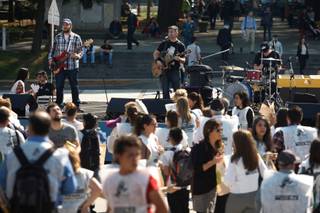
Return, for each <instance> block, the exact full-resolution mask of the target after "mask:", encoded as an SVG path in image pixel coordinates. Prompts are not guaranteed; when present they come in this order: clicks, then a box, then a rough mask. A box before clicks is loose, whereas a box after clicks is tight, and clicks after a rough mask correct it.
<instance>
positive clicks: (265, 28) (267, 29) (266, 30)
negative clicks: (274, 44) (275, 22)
mask: <svg viewBox="0 0 320 213" xmlns="http://www.w3.org/2000/svg"><path fill="white" fill-rule="evenodd" d="M271 28H272V27H271V26H265V25H264V26H263V40H264V41H271ZM267 36H268V40H267Z"/></svg>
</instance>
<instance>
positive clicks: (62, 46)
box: [48, 32, 82, 70]
mask: <svg viewBox="0 0 320 213" xmlns="http://www.w3.org/2000/svg"><path fill="white" fill-rule="evenodd" d="M68 46H69V50H68ZM81 47H82V41H81V38H80V36H79V35H78V34H75V33H73V32H71V34H70V35H69V37H68V38H67V39H66V38H65V36H64V33H63V32H61V33H59V34H58V35H56V37H55V39H54V43H53V48H51V50H50V53H49V55H48V60H49V61H50V60H52V57H55V56H58V55H60V54H61V53H62V52H63V51H67V50H68V52H69V53H81V52H82V48H81ZM65 64H66V67H67V68H66V69H67V70H74V69H77V68H79V59H77V60H76V59H72V58H71V57H69V58H68V59H67V60H66V61H65Z"/></svg>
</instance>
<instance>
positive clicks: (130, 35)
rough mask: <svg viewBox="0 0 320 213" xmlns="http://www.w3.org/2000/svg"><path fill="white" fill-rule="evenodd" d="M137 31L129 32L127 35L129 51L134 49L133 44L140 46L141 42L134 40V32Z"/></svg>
mask: <svg viewBox="0 0 320 213" xmlns="http://www.w3.org/2000/svg"><path fill="white" fill-rule="evenodd" d="M135 31H136V30H128V34H127V47H128V49H132V43H135V44H136V45H139V42H138V41H137V40H136V39H135V38H134V32H135Z"/></svg>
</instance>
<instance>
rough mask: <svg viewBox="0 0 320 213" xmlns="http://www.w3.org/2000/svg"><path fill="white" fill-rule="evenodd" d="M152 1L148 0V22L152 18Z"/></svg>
mask: <svg viewBox="0 0 320 213" xmlns="http://www.w3.org/2000/svg"><path fill="white" fill-rule="evenodd" d="M151 4H152V3H151V0H148V2H147V21H149V20H150V18H151Z"/></svg>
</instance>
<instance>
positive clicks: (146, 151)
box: [134, 114, 163, 165]
mask: <svg viewBox="0 0 320 213" xmlns="http://www.w3.org/2000/svg"><path fill="white" fill-rule="evenodd" d="M156 128H157V121H156V119H155V118H154V117H152V116H151V115H145V114H141V115H139V116H138V117H137V120H136V124H135V126H134V134H135V135H136V136H138V137H139V138H140V140H141V142H142V150H141V159H146V160H147V165H155V164H157V162H158V159H159V156H160V154H161V153H162V152H163V148H162V147H161V145H160V144H159V142H158V137H157V136H156V135H155V131H156Z"/></svg>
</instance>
